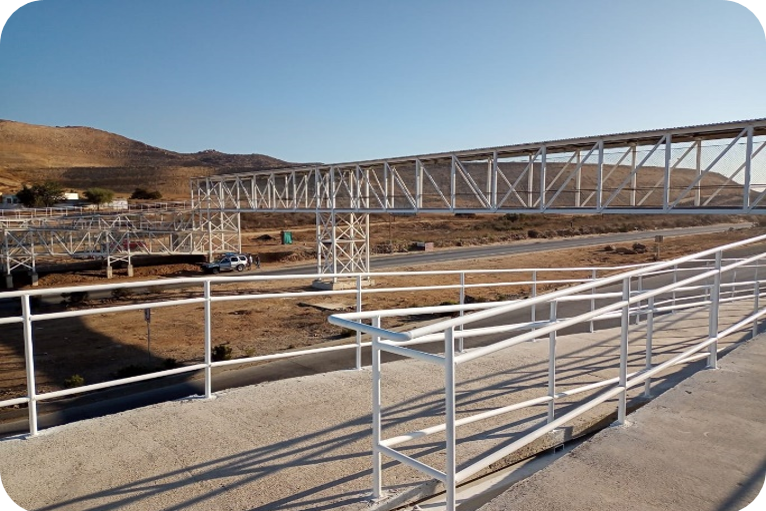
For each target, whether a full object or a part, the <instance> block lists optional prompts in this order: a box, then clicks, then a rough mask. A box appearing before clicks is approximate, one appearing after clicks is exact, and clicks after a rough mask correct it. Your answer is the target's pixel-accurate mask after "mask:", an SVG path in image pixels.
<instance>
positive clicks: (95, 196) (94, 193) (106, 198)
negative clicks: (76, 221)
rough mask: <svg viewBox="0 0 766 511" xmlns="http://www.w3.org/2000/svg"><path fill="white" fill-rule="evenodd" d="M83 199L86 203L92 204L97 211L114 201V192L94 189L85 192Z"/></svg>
mask: <svg viewBox="0 0 766 511" xmlns="http://www.w3.org/2000/svg"><path fill="white" fill-rule="evenodd" d="M83 197H84V198H85V200H86V201H88V202H89V203H91V204H94V205H95V206H96V207H97V208H98V209H101V206H102V205H104V204H108V203H110V202H112V200H114V192H113V191H112V190H107V189H106V188H97V187H94V188H88V189H87V190H85V193H84V194H83Z"/></svg>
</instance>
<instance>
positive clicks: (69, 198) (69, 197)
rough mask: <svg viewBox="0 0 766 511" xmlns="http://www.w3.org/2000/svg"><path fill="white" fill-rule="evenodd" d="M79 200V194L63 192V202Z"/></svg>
mask: <svg viewBox="0 0 766 511" xmlns="http://www.w3.org/2000/svg"><path fill="white" fill-rule="evenodd" d="M78 200H80V194H79V193H77V192H64V202H69V201H78Z"/></svg>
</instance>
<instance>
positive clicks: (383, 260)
mask: <svg viewBox="0 0 766 511" xmlns="http://www.w3.org/2000/svg"><path fill="white" fill-rule="evenodd" d="M750 226H751V224H750V223H738V224H716V225H704V226H699V227H684V228H681V229H659V230H656V231H633V232H624V233H622V232H621V233H612V234H599V235H596V236H578V237H575V238H563V239H553V240H540V241H527V242H518V243H511V244H506V245H483V246H480V247H463V248H451V249H447V250H438V251H435V252H418V253H407V254H394V255H379V256H374V257H371V258H370V266H371V267H372V269H373V270H379V269H383V268H394V267H397V266H412V265H416V264H421V265H424V264H435V263H443V262H448V261H454V260H460V259H480V258H488V257H499V256H507V255H513V254H527V253H530V252H539V251H543V250H564V249H572V248H581V247H590V246H593V245H607V244H611V243H625V242H634V241H641V240H647V239H652V240H653V239H654V237H655V236H656V235H662V236H665V237H668V238H671V237H676V236H691V235H700V234H713V233H716V232H725V231H728V230H729V229H746V228H749V227H750ZM315 270H316V266H315V265H301V266H291V267H289V268H285V269H282V270H271V271H268V270H267V271H263V272H261V273H262V274H265V275H290V274H297V273H306V272H308V273H313V272H314V271H315Z"/></svg>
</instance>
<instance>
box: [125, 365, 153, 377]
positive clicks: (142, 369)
mask: <svg viewBox="0 0 766 511" xmlns="http://www.w3.org/2000/svg"><path fill="white" fill-rule="evenodd" d="M152 371H153V369H152V368H151V367H148V366H145V365H139V364H130V365H127V366H125V367H123V368H120V369H119V370H118V371H117V378H118V379H122V378H132V377H133V376H141V375H142V374H148V373H151V372H152Z"/></svg>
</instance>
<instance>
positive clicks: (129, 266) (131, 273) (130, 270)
mask: <svg viewBox="0 0 766 511" xmlns="http://www.w3.org/2000/svg"><path fill="white" fill-rule="evenodd" d="M132 276H133V265H132V264H130V263H128V277H132Z"/></svg>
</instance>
